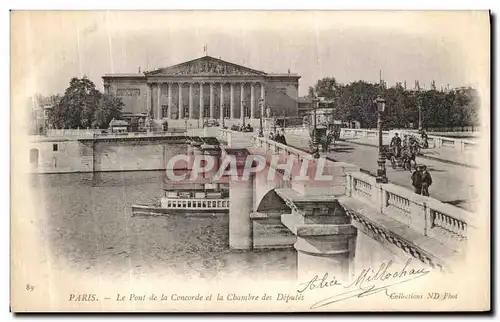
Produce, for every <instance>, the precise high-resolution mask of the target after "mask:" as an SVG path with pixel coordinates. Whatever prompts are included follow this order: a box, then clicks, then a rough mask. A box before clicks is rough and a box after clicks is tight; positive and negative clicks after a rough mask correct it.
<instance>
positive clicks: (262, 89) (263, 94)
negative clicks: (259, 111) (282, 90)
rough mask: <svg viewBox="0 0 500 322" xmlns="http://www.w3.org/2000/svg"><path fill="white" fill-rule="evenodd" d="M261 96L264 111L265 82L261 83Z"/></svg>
mask: <svg viewBox="0 0 500 322" xmlns="http://www.w3.org/2000/svg"><path fill="white" fill-rule="evenodd" d="M260 98H261V99H262V106H263V107H264V111H265V110H266V88H265V87H264V83H260ZM262 117H266V115H262Z"/></svg>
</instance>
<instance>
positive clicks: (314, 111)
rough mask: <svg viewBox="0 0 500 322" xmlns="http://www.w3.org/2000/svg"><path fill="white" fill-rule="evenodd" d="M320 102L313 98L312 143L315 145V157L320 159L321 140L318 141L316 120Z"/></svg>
mask: <svg viewBox="0 0 500 322" xmlns="http://www.w3.org/2000/svg"><path fill="white" fill-rule="evenodd" d="M318 104H319V99H318V98H314V99H313V137H312V143H313V147H314V158H315V159H319V146H318V144H319V142H318V136H317V133H316V132H317V124H316V123H317V121H316V109H317V106H318Z"/></svg>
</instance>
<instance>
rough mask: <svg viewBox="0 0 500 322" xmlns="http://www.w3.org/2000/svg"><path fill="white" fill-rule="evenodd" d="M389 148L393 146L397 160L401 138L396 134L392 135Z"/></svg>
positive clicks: (399, 153)
mask: <svg viewBox="0 0 500 322" xmlns="http://www.w3.org/2000/svg"><path fill="white" fill-rule="evenodd" d="M390 146H393V147H394V148H395V153H396V158H399V156H400V155H401V138H400V137H399V135H398V134H397V133H396V134H394V137H393V138H392V139H391V144H390Z"/></svg>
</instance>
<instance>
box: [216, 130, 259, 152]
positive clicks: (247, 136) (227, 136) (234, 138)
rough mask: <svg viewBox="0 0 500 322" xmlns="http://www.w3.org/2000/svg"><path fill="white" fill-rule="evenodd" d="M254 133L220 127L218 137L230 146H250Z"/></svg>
mask: <svg viewBox="0 0 500 322" xmlns="http://www.w3.org/2000/svg"><path fill="white" fill-rule="evenodd" d="M254 135H255V133H254V132H239V131H233V130H229V129H223V128H219V132H218V134H217V139H219V141H222V142H226V143H227V146H228V147H230V148H249V147H251V145H252V137H253V136H254Z"/></svg>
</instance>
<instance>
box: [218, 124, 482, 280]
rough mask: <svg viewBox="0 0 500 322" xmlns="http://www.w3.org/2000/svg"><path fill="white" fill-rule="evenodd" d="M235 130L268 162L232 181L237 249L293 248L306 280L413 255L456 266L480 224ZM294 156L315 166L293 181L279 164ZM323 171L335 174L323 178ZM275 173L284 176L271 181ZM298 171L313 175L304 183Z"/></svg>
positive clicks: (419, 261)
mask: <svg viewBox="0 0 500 322" xmlns="http://www.w3.org/2000/svg"><path fill="white" fill-rule="evenodd" d="M233 134H234V135H236V136H239V137H238V139H237V140H238V142H239V143H240V144H243V145H244V146H246V147H247V150H248V151H249V153H250V154H253V155H259V154H260V155H265V156H266V160H267V163H266V169H265V170H266V171H260V172H257V173H256V174H255V175H253V176H251V177H250V178H251V180H250V181H248V182H247V183H242V182H231V184H230V199H231V209H230V214H229V222H230V225H229V228H230V232H229V233H230V239H229V240H230V246H231V248H233V249H247V250H249V249H259V248H280V247H292V246H293V247H294V248H295V249H296V250H297V252H298V275H299V276H304V278H310V277H312V276H314V274H324V272H332V273H333V274H335V275H336V276H337V277H342V278H344V279H348V278H350V277H352V276H353V274H354V272H356V271H358V272H359V269H360V268H361V267H367V265H380V262H381V261H390V260H392V261H393V262H394V263H400V264H401V265H404V263H406V262H407V261H408V260H409V259H411V262H412V264H411V265H412V267H415V266H417V267H422V266H424V267H432V268H436V269H439V270H442V271H451V270H453V267H454V264H455V263H456V262H458V261H460V260H461V259H462V258H463V256H464V254H465V246H466V244H467V240H468V237H469V233H470V231H471V230H474V229H475V228H476V225H475V223H474V215H473V214H472V213H471V212H468V211H466V210H464V209H461V208H458V207H455V206H453V205H450V204H446V203H443V202H441V201H439V200H436V199H433V198H430V197H423V196H420V195H416V194H414V193H413V192H412V191H410V190H409V189H407V188H404V187H401V186H398V185H395V184H392V183H387V184H380V183H376V182H375V177H373V176H371V175H368V174H366V173H363V172H360V168H359V167H358V166H356V165H353V164H349V163H345V162H335V161H332V160H327V159H325V158H324V157H322V158H320V159H314V158H313V157H312V156H311V155H310V154H309V153H307V152H304V151H302V150H299V149H296V148H293V147H290V146H286V145H283V144H280V143H277V142H275V141H271V140H268V139H266V138H261V137H257V136H248V135H247V134H241V133H237V132H236V133H230V132H227V130H225V133H224V134H223V135H226V136H228V135H233ZM243 137H246V138H249V140H250V141H247V142H246V141H245V140H244V139H243ZM230 140H231V139H230ZM231 141H233V142H235V140H234V138H233V139H232V140H231ZM273 157H274V158H275V161H274V162H273V161H272V158H273ZM289 159H295V160H298V163H297V164H299V165H301V164H303V163H304V162H306V163H308V164H309V167H307V168H304V169H307V170H305V171H303V172H301V173H300V174H298V173H297V172H295V174H292V176H291V180H286V176H285V177H284V171H283V169H282V168H283V166H280V164H283V163H285V162H287V160H289ZM317 168H323V169H324V170H323V173H322V174H323V175H330V176H331V179H329V180H328V181H323V182H317V181H316V180H315V179H314V178H315V175H316V174H315V170H313V169H317ZM269 171H272V172H274V171H276V173H277V177H274V176H273V179H271V180H269V179H268V172H269ZM298 175H301V176H302V177H301V178H303V176H304V175H305V177H307V178H308V179H307V180H297V178H298ZM306 280H307V279H306Z"/></svg>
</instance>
